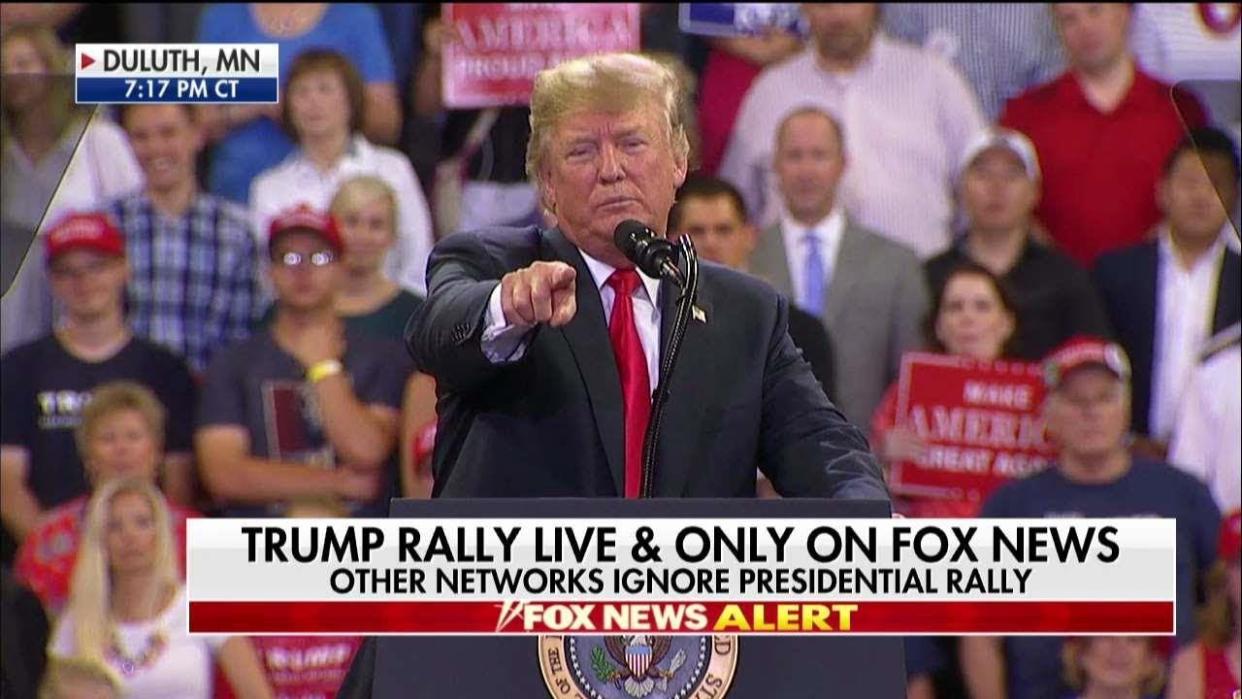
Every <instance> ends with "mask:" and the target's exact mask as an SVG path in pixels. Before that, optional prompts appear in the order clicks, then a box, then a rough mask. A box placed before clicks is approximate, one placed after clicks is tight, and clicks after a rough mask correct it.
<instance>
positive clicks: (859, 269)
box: [823, 221, 867, 327]
mask: <svg viewBox="0 0 1242 699" xmlns="http://www.w3.org/2000/svg"><path fill="white" fill-rule="evenodd" d="M865 243H866V241H865V240H864V239H863V236H862V235H861V234H860V233H859V232H858V231H856V230H854V227H853V226H851V225H850V224H849V222H848V221H847V222H846V224H845V227H844V228H842V229H841V246H840V247H839V248H838V249H837V259H836V260H834V261H833V263H832V281H831V282H829V283H828V288H827V289H825V290H824V294H825V298H824V318H823V320H824V324H825V325H827V326H828V327H833V326H836V325H839V324H840V319H841V316H842V315H843V314H844V313H845V309H846V307H847V305H848V304H847V303H846V300H847V299H849V296H850V288H851V287H853V286H854V284H855V283H857V282H858V275H860V274H862V273H863V270H865V269H866V268H867V264H866V254H865V253H866V251H865V250H864V249H863V248H864V247H865Z"/></svg>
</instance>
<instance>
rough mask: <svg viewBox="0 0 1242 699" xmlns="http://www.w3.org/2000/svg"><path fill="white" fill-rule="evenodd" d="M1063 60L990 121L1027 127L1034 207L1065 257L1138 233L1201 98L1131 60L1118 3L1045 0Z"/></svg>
mask: <svg viewBox="0 0 1242 699" xmlns="http://www.w3.org/2000/svg"><path fill="white" fill-rule="evenodd" d="M1052 14H1053V18H1054V20H1055V23H1056V26H1057V30H1058V32H1059V33H1060V35H1061V41H1062V43H1063V44H1064V45H1065V53H1066V56H1067V59H1068V62H1069V66H1070V68H1069V70H1068V71H1066V72H1065V73H1064V74H1063V75H1062V76H1061V77H1059V78H1057V79H1056V80H1053V81H1052V82H1050V83H1047V84H1045V85H1041V86H1039V87H1036V88H1034V89H1032V90H1029V91H1027V92H1025V93H1023V94H1022V95H1019V96H1018V97H1015V98H1014V99H1012V100H1010V101H1009V103H1008V104H1006V105H1005V110H1004V112H1003V113H1002V114H1001V118H1000V123H1001V124H1002V125H1004V126H1007V127H1010V128H1014V129H1017V130H1019V131H1022V132H1023V133H1025V134H1026V135H1027V136H1028V137H1030V139H1031V141H1032V142H1034V144H1035V149H1036V151H1037V152H1038V154H1039V161H1040V163H1041V165H1042V166H1043V175H1044V192H1043V199H1042V201H1041V202H1040V205H1039V208H1038V209H1037V210H1036V216H1037V217H1038V218H1039V220H1040V221H1041V222H1042V223H1043V225H1044V227H1045V228H1046V229H1047V231H1048V233H1049V235H1051V237H1052V239H1053V240H1054V241H1055V242H1056V243H1057V245H1058V246H1060V247H1061V248H1062V249H1063V250H1064V251H1065V252H1066V253H1067V254H1068V255H1069V256H1070V257H1072V258H1074V259H1075V260H1077V261H1078V262H1079V263H1081V264H1083V265H1084V266H1090V265H1091V264H1092V263H1093V262H1094V261H1095V258H1096V257H1097V256H1098V255H1099V254H1100V253H1102V252H1106V251H1108V250H1113V249H1116V248H1119V247H1122V246H1125V245H1131V244H1134V243H1138V242H1141V241H1143V240H1144V239H1145V238H1146V237H1147V235H1148V233H1149V232H1150V231H1151V229H1152V227H1153V226H1154V225H1155V224H1156V223H1157V222H1158V221H1159V220H1160V211H1159V209H1158V208H1157V207H1156V199H1155V191H1156V183H1157V181H1158V180H1159V179H1160V169H1161V167H1162V165H1163V163H1164V160H1165V158H1166V157H1167V156H1168V154H1169V151H1170V150H1172V148H1173V146H1174V145H1176V144H1177V142H1178V141H1179V140H1181V139H1182V137H1183V136H1185V134H1186V130H1187V129H1188V128H1194V127H1197V126H1202V125H1203V124H1204V123H1206V118H1205V116H1204V112H1203V108H1202V107H1201V106H1200V105H1199V103H1198V101H1197V100H1196V99H1195V98H1194V97H1192V96H1190V95H1189V94H1187V93H1184V92H1182V91H1180V90H1177V91H1175V90H1173V88H1172V87H1170V86H1169V85H1167V84H1165V83H1162V82H1159V81H1158V80H1156V79H1154V78H1152V77H1151V76H1149V75H1147V74H1146V73H1144V72H1143V71H1142V70H1139V69H1138V67H1137V66H1136V64H1135V62H1134V57H1133V55H1132V54H1131V53H1130V50H1129V47H1128V45H1127V41H1128V38H1129V33H1130V15H1131V10H1130V6H1129V5H1128V4H1078V3H1065V4H1058V5H1054V6H1053V8H1052Z"/></svg>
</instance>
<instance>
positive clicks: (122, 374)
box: [0, 335, 196, 508]
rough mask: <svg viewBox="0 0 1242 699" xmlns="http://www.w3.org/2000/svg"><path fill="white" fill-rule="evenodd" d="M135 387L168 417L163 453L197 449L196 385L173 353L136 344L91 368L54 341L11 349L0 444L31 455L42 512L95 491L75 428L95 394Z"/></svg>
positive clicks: (0, 377) (0, 373)
mask: <svg viewBox="0 0 1242 699" xmlns="http://www.w3.org/2000/svg"><path fill="white" fill-rule="evenodd" d="M122 379H124V380H129V381H134V382H137V383H139V384H142V385H143V386H146V387H147V388H149V389H151V392H152V393H154V394H155V397H156V398H159V399H160V402H161V403H163V404H164V409H165V410H166V411H167V418H166V420H165V434H164V449H165V451H169V452H185V453H189V452H190V450H191V438H192V435H193V430H194V401H195V390H196V389H195V385H194V379H193V377H192V376H191V375H190V370H189V368H188V367H187V366H186V364H185V362H184V361H182V360H181V359H180V358H179V357H177V356H176V355H174V354H173V353H171V352H169V351H168V350H166V349H164V348H163V347H160V346H159V345H156V344H154V343H152V342H148V341H147V340H143V339H141V338H133V339H131V340H130V341H129V343H128V344H126V345H125V346H124V347H122V348H121V349H120V351H118V352H117V353H116V354H114V355H113V356H112V357H110V358H108V359H105V360H103V361H101V362H88V361H84V360H82V359H79V358H77V357H75V356H73V355H72V354H70V353H69V352H68V351H67V350H66V349H65V348H64V347H63V346H62V345H61V344H60V341H59V340H57V339H56V337H55V336H54V335H49V336H47V337H44V338H42V339H40V340H35V341H34V342H31V343H29V344H25V345H21V346H19V347H15V348H13V350H12V351H10V352H9V353H8V354H6V355H4V358H3V359H0V385H3V387H4V391H3V395H4V397H3V399H2V400H0V404H2V406H3V411H2V412H3V414H2V415H0V444H8V445H16V446H21V447H24V448H25V449H26V450H27V451H28V452H29V454H30V472H29V474H28V475H27V477H26V483H27V485H28V486H29V487H30V489H31V491H33V492H34V495H35V497H37V498H38V499H39V504H40V505H42V506H43V507H44V508H50V507H55V506H56V505H59V504H61V503H63V502H66V501H69V500H72V499H73V498H76V497H78V496H80V495H85V494H86V493H87V492H89V491H90V487H89V485H88V484H87V482H86V472H85V471H84V470H83V469H82V460H81V458H79V456H78V448H77V443H76V442H75V441H74V436H73V435H74V430H76V429H77V427H78V424H79V423H80V422H81V421H82V408H84V407H85V406H86V404H87V402H88V401H89V400H90V397H91V391H92V390H93V389H94V388H95V387H96V386H98V385H100V384H103V383H107V382H109V381H119V380H122Z"/></svg>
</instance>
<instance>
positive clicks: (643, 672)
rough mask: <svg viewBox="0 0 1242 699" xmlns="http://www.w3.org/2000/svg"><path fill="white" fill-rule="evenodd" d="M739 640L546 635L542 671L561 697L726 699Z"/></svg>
mask: <svg viewBox="0 0 1242 699" xmlns="http://www.w3.org/2000/svg"><path fill="white" fill-rule="evenodd" d="M737 646H738V638H737V636H730V635H720V636H659V635H654V634H625V635H616V636H540V637H539V668H540V670H542V671H543V681H544V682H545V683H546V684H547V686H548V691H549V692H551V693H552V696H553V697H555V698H556V699H720V697H723V696H725V694H727V693H728V691H729V685H731V684H732V683H733V673H734V671H735V670H736V669H737Z"/></svg>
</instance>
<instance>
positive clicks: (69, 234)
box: [43, 212, 125, 265]
mask: <svg viewBox="0 0 1242 699" xmlns="http://www.w3.org/2000/svg"><path fill="white" fill-rule="evenodd" d="M43 245H44V253H45V254H44V257H45V258H46V260H47V263H48V264H49V265H50V264H51V263H52V261H53V260H55V259H56V258H58V257H60V256H61V255H63V254H65V253H67V252H71V251H73V250H93V251H95V252H98V253H101V254H104V255H115V256H124V255H125V236H124V235H123V234H122V233H121V229H120V228H118V227H117V225H116V224H115V223H114V222H113V221H112V217H111V216H109V215H107V214H104V213H97V212H96V213H81V214H69V215H67V216H65V217H64V218H62V219H60V220H59V221H57V222H56V225H54V226H52V227H51V228H50V229H48V232H47V235H45V236H44V239H43Z"/></svg>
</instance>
